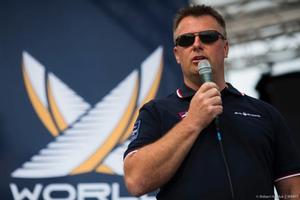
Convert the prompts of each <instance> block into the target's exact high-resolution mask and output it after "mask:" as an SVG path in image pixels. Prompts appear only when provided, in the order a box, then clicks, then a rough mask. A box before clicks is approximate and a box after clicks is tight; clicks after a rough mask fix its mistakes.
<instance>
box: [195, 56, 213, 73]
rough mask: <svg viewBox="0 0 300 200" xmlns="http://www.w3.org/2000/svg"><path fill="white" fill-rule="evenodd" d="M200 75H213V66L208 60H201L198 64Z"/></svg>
mask: <svg viewBox="0 0 300 200" xmlns="http://www.w3.org/2000/svg"><path fill="white" fill-rule="evenodd" d="M198 71H199V74H200V75H201V74H208V73H211V66H210V64H209V62H208V60H207V59H204V60H200V61H199V63H198Z"/></svg>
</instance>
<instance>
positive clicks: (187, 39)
mask: <svg viewBox="0 0 300 200" xmlns="http://www.w3.org/2000/svg"><path fill="white" fill-rule="evenodd" d="M194 41H195V35H193V34H189V35H188V34H187V35H182V36H180V37H179V38H177V40H176V43H177V45H179V46H182V47H188V46H191V45H192V44H193V43H194Z"/></svg>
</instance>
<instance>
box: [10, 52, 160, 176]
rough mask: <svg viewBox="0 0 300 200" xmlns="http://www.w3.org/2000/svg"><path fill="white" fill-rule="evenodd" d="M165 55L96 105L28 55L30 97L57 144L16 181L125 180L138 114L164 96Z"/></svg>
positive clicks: (156, 57)
mask: <svg viewBox="0 0 300 200" xmlns="http://www.w3.org/2000/svg"><path fill="white" fill-rule="evenodd" d="M162 51H163V50H162V47H158V48H157V49H156V50H155V51H154V52H153V53H152V54H151V55H150V56H149V57H148V58H146V59H145V60H144V61H143V62H142V64H141V68H140V73H138V69H136V70H134V71H132V72H131V73H130V74H129V75H128V76H127V77H126V78H125V79H124V80H123V81H121V82H120V83H119V84H118V85H117V86H116V87H115V88H113V89H112V90H111V91H110V92H109V93H108V94H107V95H105V97H103V98H102V99H101V100H100V101H99V102H98V103H96V104H95V105H90V103H88V102H86V101H85V100H84V98H83V97H81V96H80V95H79V94H77V93H76V92H75V91H73V90H72V89H71V87H69V86H68V85H67V84H65V83H64V82H63V81H62V80H61V79H60V78H58V77H57V76H56V75H55V74H53V73H52V72H47V71H46V68H45V67H44V66H43V65H42V64H41V63H39V62H38V61H37V60H36V59H35V58H33V57H32V56H31V55H30V54H29V53H27V52H23V62H22V71H23V77H24V82H25V86H26V91H27V93H28V96H29V99H30V102H31V104H32V106H33V108H34V110H35V111H36V114H37V115H38V117H39V118H40V120H41V122H42V123H43V124H44V126H45V127H46V128H47V129H48V131H49V133H50V134H51V135H52V136H53V141H51V142H50V143H49V144H48V145H47V146H46V147H45V148H43V149H42V150H40V151H39V152H38V153H37V154H36V155H34V156H33V157H32V158H31V159H30V160H29V161H28V162H25V163H24V164H23V165H22V166H21V167H20V168H18V169H16V170H15V171H13V172H12V174H11V175H12V177H16V178H47V177H61V176H67V175H75V174H82V173H88V172H91V171H95V172H99V173H105V174H116V175H123V166H122V163H123V161H122V158H123V152H124V151H125V149H126V148H127V145H128V141H129V140H128V137H129V136H130V134H131V133H132V127H133V124H134V122H135V120H136V118H137V115H138V109H139V108H140V106H142V105H143V104H144V103H145V102H147V101H149V100H150V99H152V98H154V97H155V95H156V92H157V90H158V86H159V82H160V79H161V73H162V68H163V62H162ZM139 74H140V75H139Z"/></svg>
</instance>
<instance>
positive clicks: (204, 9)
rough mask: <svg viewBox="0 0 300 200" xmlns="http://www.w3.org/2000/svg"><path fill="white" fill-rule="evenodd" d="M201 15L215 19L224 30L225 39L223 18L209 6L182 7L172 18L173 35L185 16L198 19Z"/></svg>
mask: <svg viewBox="0 0 300 200" xmlns="http://www.w3.org/2000/svg"><path fill="white" fill-rule="evenodd" d="M203 15H210V16H212V17H213V18H215V20H217V22H218V23H219V24H220V26H221V27H222V28H223V29H224V32H223V35H224V36H225V37H227V33H226V23H225V20H224V18H223V17H222V15H220V13H218V12H217V11H216V10H215V9H213V8H212V7H210V6H206V5H195V6H188V7H184V8H182V9H180V10H179V11H178V12H177V14H176V15H175V17H174V21H173V33H175V31H176V29H177V27H178V24H179V23H180V21H181V20H182V19H183V18H185V17H187V16H194V17H199V16H203ZM174 36H175V35H174ZM174 41H175V37H174Z"/></svg>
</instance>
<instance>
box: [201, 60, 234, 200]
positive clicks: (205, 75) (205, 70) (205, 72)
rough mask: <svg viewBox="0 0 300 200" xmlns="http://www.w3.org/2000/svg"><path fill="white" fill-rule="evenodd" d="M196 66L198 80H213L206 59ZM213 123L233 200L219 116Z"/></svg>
mask: <svg viewBox="0 0 300 200" xmlns="http://www.w3.org/2000/svg"><path fill="white" fill-rule="evenodd" d="M197 67H198V72H199V76H200V81H201V82H202V83H205V82H213V81H212V75H211V73H212V69H211V66H210V63H209V61H208V60H207V59H204V60H200V61H199V63H198V66H197ZM214 123H215V127H216V131H217V137H218V141H219V146H220V149H221V154H222V157H223V161H224V165H225V169H226V174H227V179H228V183H229V186H230V192H231V197H232V199H233V200H235V193H234V190H233V184H232V178H231V174H230V170H229V165H228V161H227V158H226V155H225V152H224V147H223V142H222V136H221V132H220V122H219V116H216V117H215V119H214Z"/></svg>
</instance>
